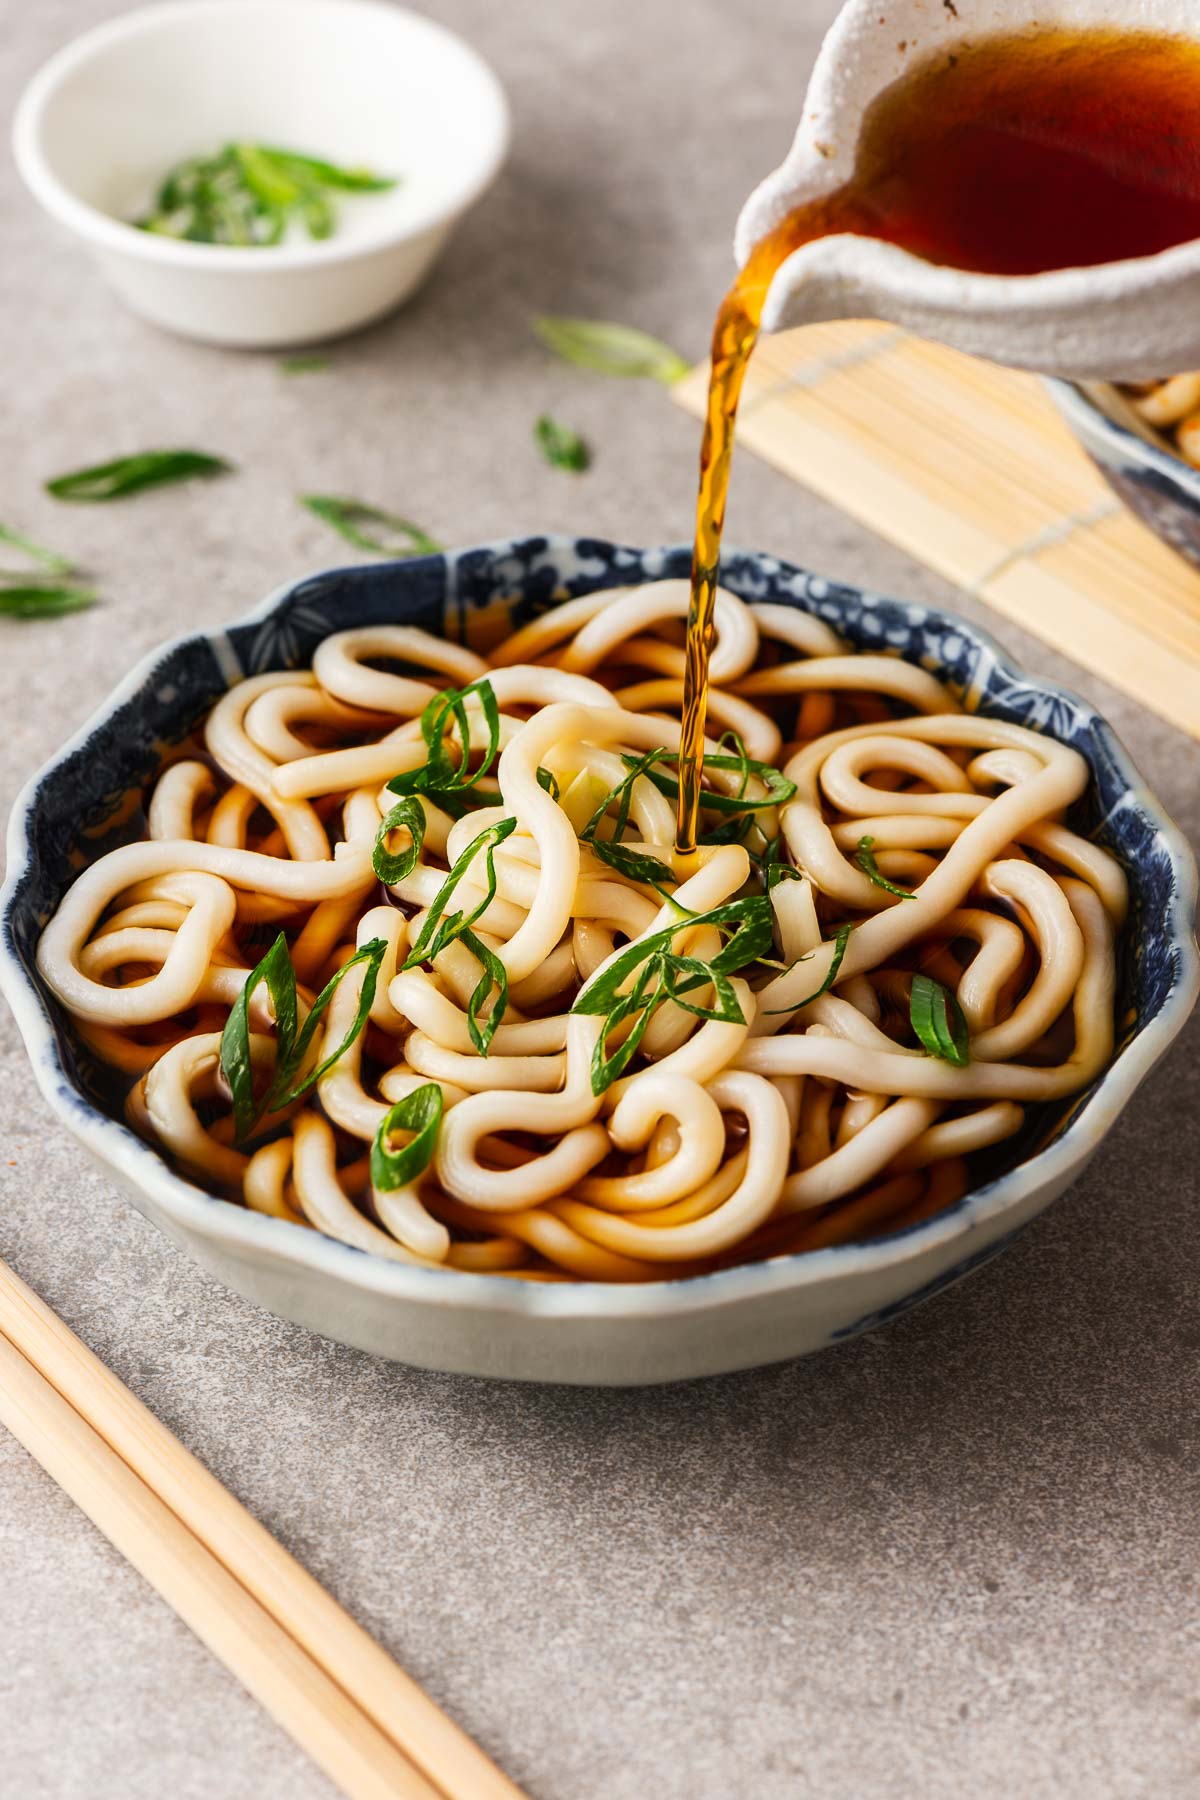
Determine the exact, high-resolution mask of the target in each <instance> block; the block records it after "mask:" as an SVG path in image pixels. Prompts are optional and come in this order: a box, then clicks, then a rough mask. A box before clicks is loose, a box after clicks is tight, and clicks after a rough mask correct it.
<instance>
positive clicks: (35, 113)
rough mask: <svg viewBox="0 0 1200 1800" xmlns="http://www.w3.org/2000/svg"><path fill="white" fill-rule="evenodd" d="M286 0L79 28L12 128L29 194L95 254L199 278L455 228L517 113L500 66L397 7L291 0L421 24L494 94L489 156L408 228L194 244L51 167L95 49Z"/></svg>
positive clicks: (187, 9) (499, 159) (238, 1)
mask: <svg viewBox="0 0 1200 1800" xmlns="http://www.w3.org/2000/svg"><path fill="white" fill-rule="evenodd" d="M284 3H285V0H157V3H156V4H154V5H151V6H142V7H138V8H136V9H135V10H134V11H132V12H126V13H121V14H120V15H119V16H118V17H117V18H115V19H109V20H107V21H106V22H105V23H104V24H102V25H96V26H94V27H93V28H92V29H91V30H90V31H85V32H82V33H81V34H80V35H79V36H78V37H75V38H72V39H71V40H70V42H69V43H67V44H64V45H63V47H62V49H60V50H57V51H55V53H54V55H53V56H51V57H50V59H49V61H48V62H45V63H43V65H42V67H41V68H40V69H39V70H38V71H37V73H36V74H35V75H34V76H33V77H32V79H31V80H30V82H29V84H28V86H27V87H26V88H25V90H24V92H23V93H22V95H21V98H20V100H19V101H18V103H17V109H16V112H15V114H14V115H13V124H12V148H13V156H14V158H15V159H16V164H17V169H18V171H19V173H20V175H21V178H22V180H23V181H24V183H25V185H26V187H27V188H28V189H29V191H30V193H31V194H32V195H33V197H34V198H35V199H36V200H37V201H38V203H39V204H40V205H41V206H42V207H43V208H44V209H45V211H46V212H48V213H49V214H50V215H51V217H52V218H55V219H57V220H58V221H59V223H60V224H62V225H66V226H68V227H69V228H70V229H71V230H72V231H74V232H76V233H78V235H79V236H80V237H82V238H85V239H86V240H87V241H88V242H89V243H92V244H95V245H96V246H97V247H98V248H100V249H104V250H109V251H115V252H117V253H119V254H120V255H122V256H128V257H132V258H134V259H135V260H137V261H141V262H149V263H157V264H159V265H160V266H166V267H170V266H174V267H176V268H190V269H192V270H194V271H195V272H196V273H201V272H203V271H207V272H209V273H222V274H224V273H229V272H234V271H236V272H237V273H239V274H255V273H257V274H259V275H262V274H263V273H264V272H276V271H284V270H289V269H301V268H312V267H317V266H320V265H322V264H323V265H326V266H328V265H329V264H331V263H347V262H355V261H357V260H359V259H360V258H362V257H368V256H375V255H378V254H379V253H380V251H384V250H388V249H391V248H394V247H395V246H396V245H398V244H403V243H407V242H409V241H410V240H411V239H413V238H414V237H418V236H420V234H421V233H422V232H426V231H429V230H432V229H434V228H435V227H437V226H439V225H445V224H449V223H451V222H452V221H453V220H454V219H456V218H458V217H460V216H461V214H463V213H464V212H466V211H467V209H468V207H470V206H471V205H473V204H474V202H475V201H476V200H478V199H479V198H480V196H481V195H482V194H484V193H485V192H486V191H487V189H488V188H489V187H490V186H491V184H492V182H493V181H494V180H495V178H496V176H497V175H498V174H499V172H500V169H501V168H502V166H503V164H504V161H505V158H506V157H507V155H508V151H509V146H510V144H511V141H512V113H511V109H510V107H509V104H508V96H507V95H506V93H505V91H504V89H503V87H502V86H501V84H500V80H499V77H498V76H497V75H496V73H495V70H494V69H493V68H492V67H491V65H490V64H489V63H487V62H486V61H485V60H484V58H483V57H482V56H481V55H480V54H479V52H478V51H477V50H476V49H475V48H474V46H473V45H471V44H469V43H468V42H467V40H466V39H465V38H462V37H459V35H458V33H457V32H454V31H451V30H449V29H448V27H446V26H445V25H442V24H440V23H439V22H438V21H437V20H436V19H429V18H426V17H425V15H424V14H423V13H418V12H414V11H413V10H412V9H411V8H410V7H406V6H393V5H391V4H390V0H286V4H287V5H288V7H289V8H290V9H291V10H293V11H294V10H297V9H302V10H305V11H309V12H314V13H316V12H327V11H330V10H332V9H333V8H334V7H335V6H336V8H337V10H338V12H340V13H344V14H346V13H353V12H358V13H371V14H375V15H376V16H379V17H383V18H386V19H387V20H389V21H390V22H391V23H393V24H398V25H399V26H400V27H401V29H403V30H406V29H408V28H409V27H410V26H411V25H413V24H416V25H418V26H419V27H420V28H421V29H422V30H423V31H425V32H427V33H428V34H430V35H431V36H434V37H439V38H442V39H443V40H444V41H445V42H446V43H447V44H448V45H451V46H453V48H454V50H455V52H456V53H457V54H458V55H459V56H461V57H462V59H463V61H464V62H468V63H471V64H473V65H474V67H475V71H476V73H477V75H478V76H479V77H480V78H481V79H482V81H483V84H484V86H485V87H487V88H488V89H490V92H491V96H492V100H493V104H494V107H495V123H496V131H495V138H494V141H493V143H492V145H491V148H490V150H489V152H488V155H487V157H486V159H483V160H481V161H480V162H479V163H478V165H477V166H476V168H475V169H474V171H473V172H472V174H471V175H470V177H469V178H465V179H464V180H463V181H461V182H460V183H459V184H458V186H457V187H456V188H454V189H452V190H451V191H450V193H449V194H444V195H442V196H441V197H440V198H438V199H437V200H436V201H431V202H430V204H429V205H427V206H426V207H425V208H424V209H423V210H415V211H413V212H411V213H409V214H407V215H406V216H405V218H404V220H403V222H398V223H396V224H394V225H392V226H391V227H390V228H389V227H388V225H387V221H386V218H384V217H382V216H381V218H380V220H379V229H378V230H376V231H373V232H371V233H370V234H369V235H368V234H366V233H364V234H363V235H362V236H356V237H354V238H351V239H341V240H339V238H338V236H337V234H336V233H335V234H334V235H333V237H330V238H323V239H313V238H308V239H303V240H300V241H298V242H295V243H290V244H256V245H253V246H248V245H247V246H243V245H237V244H193V243H188V242H187V241H185V240H180V239H177V238H168V237H160V236H158V235H157V234H156V233H154V232H149V231H139V230H138V229H137V227H136V226H134V225H130V224H128V223H127V222H126V221H124V220H122V219H115V218H113V217H112V215H111V214H110V213H106V212H103V211H102V210H101V209H100V208H99V207H97V206H92V205H91V204H90V202H88V201H86V200H81V199H80V198H79V196H78V195H77V194H75V193H74V192H73V191H72V190H71V189H70V188H69V187H68V186H67V185H66V184H65V183H64V182H63V181H61V180H60V179H59V177H58V176H57V175H56V174H55V172H54V170H53V169H52V168H51V167H50V164H49V162H48V161H47V159H46V156H45V154H44V153H43V150H42V144H41V128H42V121H43V117H44V114H45V112H46V109H47V107H48V106H49V104H50V102H51V100H52V99H53V97H54V95H55V92H56V91H57V89H58V87H59V85H60V83H61V82H62V81H63V80H64V79H65V78H66V77H68V76H69V75H71V74H73V73H74V71H75V70H76V69H77V68H79V67H80V66H81V65H82V64H84V63H86V62H87V61H88V60H89V59H90V57H91V56H92V55H94V54H95V52H96V51H98V50H103V49H106V48H107V47H108V46H109V45H111V44H119V43H121V42H122V41H123V40H125V39H127V38H134V37H137V36H138V35H139V34H140V33H141V32H142V31H144V30H146V29H147V28H151V29H153V28H157V27H158V26H160V25H163V24H166V25H169V24H170V23H171V21H172V20H174V19H184V18H196V17H201V16H203V17H206V18H212V17H213V16H214V15H218V14H220V13H222V12H225V13H237V12H240V11H242V10H244V9H245V8H246V7H247V6H252V7H255V8H257V7H260V6H262V5H264V4H270V5H282V4H284Z"/></svg>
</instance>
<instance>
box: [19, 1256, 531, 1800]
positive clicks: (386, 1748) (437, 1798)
mask: <svg viewBox="0 0 1200 1800" xmlns="http://www.w3.org/2000/svg"><path fill="white" fill-rule="evenodd" d="M0 1334H2V1335H0V1422H3V1423H4V1424H5V1425H6V1426H7V1427H8V1429H9V1430H10V1431H12V1433H13V1434H14V1436H16V1437H17V1438H19V1439H20V1441H21V1442H22V1443H23V1444H24V1445H25V1447H26V1449H28V1450H29V1451H30V1453H31V1454H32V1455H33V1456H34V1457H36V1458H37V1460H38V1461H39V1462H40V1463H41V1464H42V1466H43V1467H44V1468H45V1469H46V1470H47V1472H48V1473H49V1474H50V1475H51V1476H52V1478H53V1479H54V1480H55V1481H57V1482H58V1484H59V1485H60V1486H61V1487H62V1488H64V1489H65V1491H66V1492H67V1493H68V1494H70V1496H71V1498H72V1499H73V1500H74V1501H75V1502H76V1504H77V1505H79V1506H80V1507H81V1508H82V1509H83V1511H84V1512H86V1513H87V1514H88V1516H89V1517H90V1518H91V1519H92V1520H93V1521H94V1522H95V1523H96V1524H97V1525H98V1526H99V1527H100V1529H101V1531H103V1532H104V1533H105V1535H106V1536H107V1537H109V1538H110V1539H111V1541H112V1542H113V1543H114V1544H115V1545H116V1547H117V1548H118V1549H119V1550H120V1551H121V1552H122V1553H123V1554H124V1555H125V1556H126V1557H127V1558H128V1560H129V1561H130V1562H131V1563H132V1564H133V1565H134V1567H135V1568H137V1569H138V1570H140V1572H141V1573H142V1574H143V1575H144V1576H145V1577H146V1578H147V1580H149V1581H150V1582H151V1583H152V1584H153V1585H154V1586H155V1587H156V1588H157V1589H158V1590H159V1592H160V1593H161V1594H162V1595H163V1596H164V1598H165V1599H167V1600H168V1601H169V1602H170V1604H171V1605H172V1606H173V1607H174V1608H175V1610H176V1611H177V1612H178V1613H179V1614H180V1616H181V1617H182V1618H183V1619H184V1620H185V1621H186V1623H187V1624H188V1625H190V1626H191V1628H192V1629H193V1631H195V1632H196V1634H197V1636H199V1637H200V1638H201V1639H202V1640H203V1641H204V1642H205V1643H206V1644H208V1646H209V1647H210V1649H212V1650H213V1651H214V1652H215V1653H216V1655H217V1656H219V1657H220V1658H221V1660H222V1661H223V1662H224V1663H225V1664H226V1665H227V1667H229V1668H230V1669H231V1670H232V1671H233V1672H234V1674H236V1675H237V1676H238V1677H239V1679H240V1680H241V1681H242V1682H243V1683H244V1684H245V1686H246V1687H247V1688H248V1689H249V1690H250V1692H251V1693H252V1694H254V1696H255V1698H256V1699H258V1700H259V1701H260V1702H261V1703H262V1704H263V1705H264V1706H265V1707H266V1709H267V1710H268V1711H269V1712H270V1713H271V1714H272V1716H273V1717H275V1718H276V1719H277V1720H278V1721H279V1722H280V1724H281V1725H283V1726H284V1728H285V1729H286V1730H287V1731H289V1732H290V1733H291V1735H292V1736H293V1737H294V1738H295V1739H296V1741H297V1743H299V1744H301V1745H302V1747H303V1748H304V1749H305V1750H306V1751H307V1752H308V1753H309V1755H310V1756H312V1758H313V1760H314V1761H315V1762H317V1763H318V1764H319V1765H320V1766H321V1767H322V1768H323V1769H324V1770H325V1772H326V1773H327V1774H328V1775H329V1776H330V1777H331V1779H332V1780H333V1781H334V1782H336V1783H337V1785H338V1786H339V1787H341V1789H342V1790H343V1792H344V1793H346V1794H347V1795H350V1796H352V1797H353V1800H358V1797H359V1796H362V1797H363V1800H375V1797H376V1796H380V1797H382V1796H392V1797H395V1796H400V1797H401V1800H410V1797H411V1800H521V1790H520V1789H519V1788H517V1787H515V1786H514V1784H513V1783H512V1782H510V1781H509V1779H508V1778H507V1776H505V1775H504V1774H503V1773H502V1772H501V1771H500V1770H499V1769H498V1768H497V1767H496V1766H495V1764H494V1763H492V1762H491V1761H490V1760H489V1759H488V1757H486V1756H485V1755H484V1753H483V1751H482V1750H480V1749H479V1747H478V1745H476V1744H474V1743H473V1742H472V1740H471V1739H470V1738H469V1737H468V1736H467V1735H466V1734H465V1732H463V1731H461V1730H460V1729H459V1727H458V1726H457V1725H455V1724H454V1723H453V1721H452V1720H450V1719H448V1718H447V1717H446V1715H445V1714H444V1713H443V1712H442V1711H441V1710H440V1709H439V1708H438V1707H437V1706H436V1705H435V1704H434V1702H433V1701H432V1700H431V1699H430V1698H429V1696H428V1695H427V1694H426V1693H424V1691H423V1690H422V1689H421V1688H420V1687H419V1686H418V1685H417V1683H416V1682H414V1681H413V1680H412V1679H411V1678H410V1677H409V1676H407V1675H405V1674H404V1672H403V1671H402V1670H401V1669H400V1668H398V1667H397V1665H396V1664H395V1663H394V1662H393V1661H392V1660H391V1658H390V1657H389V1656H387V1655H386V1654H385V1653H384V1651H383V1650H381V1649H380V1647H379V1645H378V1644H376V1643H375V1641H374V1639H372V1638H371V1637H369V1636H368V1635H367V1633H366V1632H365V1631H363V1630H362V1629H361V1627H360V1626H358V1625H356V1624H355V1623H354V1621H353V1620H352V1619H351V1618H350V1617H349V1615H348V1614H347V1613H345V1612H343V1610H342V1608H341V1607H340V1606H338V1604H337V1602H336V1601H335V1600H334V1599H333V1598H332V1597H331V1596H330V1595H329V1594H327V1593H326V1592H325V1590H324V1588H322V1587H321V1585H320V1584H319V1583H318V1582H316V1581H314V1579H313V1578H312V1576H311V1575H309V1574H308V1573H307V1571H306V1570H305V1569H303V1568H302V1567H301V1566H300V1564H299V1563H298V1562H296V1561H295V1559H294V1558H293V1557H291V1556H290V1555H289V1554H288V1552H287V1551H286V1550H284V1549H283V1547H282V1546H281V1545H280V1544H278V1543H276V1541H275V1539H274V1538H273V1537H272V1536H271V1534H270V1533H269V1532H268V1531H267V1530H266V1529H265V1528H264V1527H263V1526H262V1525H260V1524H259V1523H258V1521H257V1520H256V1519H254V1518H253V1517H252V1516H251V1515H250V1514H249V1513H248V1512H247V1511H246V1509H245V1508H244V1507H243V1506H241V1505H240V1503H239V1502H238V1501H237V1500H235V1499H234V1498H233V1496H232V1494H230V1493H229V1492H228V1491H227V1490H226V1489H225V1488H224V1487H222V1486H221V1483H220V1482H219V1481H217V1479H216V1478H215V1476H213V1475H211V1474H210V1473H209V1471H208V1470H207V1469H206V1468H205V1467H204V1465H203V1464H202V1463H200V1462H198V1461H197V1460H196V1458H195V1457H194V1456H192V1454H191V1453H190V1451H188V1450H186V1449H185V1448H184V1446H183V1445H182V1444H181V1443H180V1442H179V1441H178V1439H177V1438H175V1437H173V1436H172V1434H171V1433H170V1432H169V1431H168V1430H167V1428H166V1427H165V1426H164V1425H163V1424H161V1422H160V1421H159V1420H158V1419H156V1418H155V1417H154V1415H153V1413H151V1412H150V1411H149V1410H148V1409H147V1408H146V1407H144V1406H143V1405H142V1403H141V1401H140V1400H138V1399H136V1398H135V1396H134V1395H133V1394H131V1393H130V1392H129V1390H128V1389H127V1388H126V1387H124V1386H123V1385H122V1383H121V1382H120V1381H118V1380H117V1378H116V1376H115V1375H114V1374H113V1373H112V1371H111V1370H110V1369H108V1368H106V1367H105V1365H104V1364H103V1363H102V1362H101V1361H100V1360H99V1358H98V1357H96V1356H94V1355H93V1354H92V1352H91V1351H90V1350H88V1349H87V1347H86V1346H85V1345H84V1344H82V1343H81V1342H80V1341H79V1339H78V1338H77V1337H75V1335H74V1333H73V1332H71V1331H70V1330H69V1329H68V1328H67V1326H66V1325H64V1324H63V1322H62V1320H61V1319H59V1318H58V1316H57V1315H56V1314H55V1313H54V1312H53V1311H52V1310H51V1309H50V1308H49V1307H48V1306H47V1305H46V1304H45V1303H44V1301H42V1300H40V1299H39V1298H38V1296H37V1295H36V1294H35V1293H33V1291H32V1290H31V1289H30V1288H28V1287H26V1285H25V1283H24V1282H23V1281H21V1280H20V1278H19V1277H18V1276H17V1275H15V1274H14V1273H13V1272H12V1270H11V1269H9V1268H7V1267H6V1265H5V1264H4V1263H2V1262H0Z"/></svg>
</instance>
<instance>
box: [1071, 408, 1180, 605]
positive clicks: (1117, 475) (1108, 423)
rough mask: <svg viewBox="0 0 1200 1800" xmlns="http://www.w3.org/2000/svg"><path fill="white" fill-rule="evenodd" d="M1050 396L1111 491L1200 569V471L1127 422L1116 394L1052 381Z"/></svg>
mask: <svg viewBox="0 0 1200 1800" xmlns="http://www.w3.org/2000/svg"><path fill="white" fill-rule="evenodd" d="M1046 386H1047V388H1048V389H1049V391H1050V398H1051V399H1052V400H1053V401H1054V404H1055V405H1056V406H1057V408H1058V410H1059V412H1060V413H1061V414H1062V416H1063V418H1064V419H1065V420H1066V422H1067V424H1068V425H1069V426H1070V427H1071V430H1072V431H1073V432H1074V433H1075V436H1076V437H1077V438H1078V439H1079V441H1080V443H1081V444H1082V445H1083V447H1084V449H1085V450H1086V451H1087V453H1088V455H1089V456H1090V457H1091V459H1092V461H1093V462H1094V463H1095V464H1096V467H1097V468H1098V469H1099V471H1100V473H1101V474H1102V475H1103V477H1104V479H1105V480H1106V481H1107V483H1108V485H1109V487H1110V488H1112V490H1113V492H1114V493H1115V494H1116V495H1117V497H1118V499H1120V500H1123V501H1124V502H1125V505H1126V506H1127V507H1128V508H1129V510H1130V512H1133V513H1136V514H1137V516H1138V518H1139V519H1140V520H1141V521H1142V523H1143V525H1148V526H1149V527H1150V529H1151V531H1153V532H1154V533H1156V535H1157V536H1158V537H1160V538H1161V539H1162V540H1163V542H1164V543H1165V544H1169V545H1170V546H1171V548H1172V550H1174V551H1176V552H1177V553H1178V554H1179V555H1180V556H1182V557H1184V558H1185V559H1186V561H1188V562H1190V563H1191V564H1192V565H1193V566H1194V567H1195V568H1198V569H1200V469H1193V468H1192V466H1191V464H1190V463H1187V462H1185V461H1184V460H1183V458H1182V457H1181V456H1176V455H1174V454H1173V453H1172V452H1171V451H1170V450H1167V449H1165V448H1164V447H1163V446H1162V445H1161V444H1159V443H1156V442H1154V440H1153V438H1152V437H1149V436H1146V437H1143V436H1142V434H1141V433H1140V432H1138V431H1135V430H1133V429H1132V427H1131V426H1130V425H1128V424H1126V423H1125V422H1124V421H1123V419H1122V416H1121V415H1122V412H1123V411H1124V410H1125V409H1124V408H1123V405H1122V402H1121V399H1120V396H1119V395H1118V394H1117V392H1116V390H1115V389H1113V390H1112V405H1111V408H1109V407H1108V406H1106V405H1105V399H1106V395H1107V390H1105V389H1104V388H1100V389H1098V390H1092V389H1089V388H1086V387H1079V386H1077V385H1076V384H1075V383H1074V382H1070V381H1048V382H1047V383H1046Z"/></svg>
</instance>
